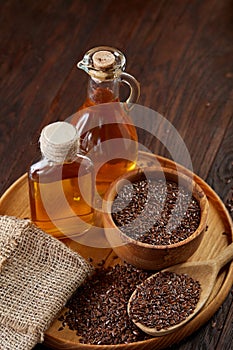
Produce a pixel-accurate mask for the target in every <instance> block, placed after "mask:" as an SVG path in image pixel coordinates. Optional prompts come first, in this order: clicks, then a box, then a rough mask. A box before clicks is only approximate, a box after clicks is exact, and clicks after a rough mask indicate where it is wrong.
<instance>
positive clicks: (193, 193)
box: [103, 168, 208, 270]
mask: <svg viewBox="0 0 233 350" xmlns="http://www.w3.org/2000/svg"><path fill="white" fill-rule="evenodd" d="M207 215H208V200H207V198H206V195H205V193H204V192H203V190H202V189H201V187H200V186H199V185H198V184H197V183H196V182H195V181H194V180H193V179H192V178H190V177H188V176H187V175H184V174H183V173H180V172H179V173H178V172H177V171H176V170H173V169H168V168H144V169H136V170H133V171H130V172H128V173H126V174H125V175H123V176H122V177H120V178H119V179H117V180H116V181H115V182H114V183H112V185H111V186H110V188H109V190H108V192H107V193H106V195H105V197H104V201H103V221H104V228H105V235H106V238H107V240H108V241H109V243H110V245H111V247H112V248H113V250H114V251H115V253H116V254H117V255H118V256H119V257H120V258H121V259H122V260H124V261H126V262H128V263H130V264H132V265H135V266H137V267H139V268H142V269H149V270H157V269H161V268H165V267H167V266H170V265H175V264H178V263H181V262H184V261H186V260H187V259H188V258H189V257H190V256H191V255H192V254H193V253H194V252H195V251H196V249H197V248H198V246H199V244H200V242H201V240H202V237H203V235H204V232H205V231H206V222H207Z"/></svg>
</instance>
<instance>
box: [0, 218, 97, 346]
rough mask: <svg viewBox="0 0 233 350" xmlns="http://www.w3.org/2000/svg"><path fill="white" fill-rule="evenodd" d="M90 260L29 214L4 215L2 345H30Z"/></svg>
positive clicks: (0, 229)
mask: <svg viewBox="0 0 233 350" xmlns="http://www.w3.org/2000/svg"><path fill="white" fill-rule="evenodd" d="M91 271H92V268H91V266H90V265H89V264H88V263H87V262H86V261H85V260H84V259H83V258H82V257H80V256H79V255H78V254H76V253H75V252H73V251H71V250H70V249H69V248H67V247H66V246H65V245H64V244H63V243H61V242H59V241H58V240H56V239H55V238H53V237H51V236H49V235H48V234H46V233H44V232H43V231H41V230H40V229H38V228H37V227H36V226H34V225H33V224H32V223H31V222H30V221H29V220H21V219H17V218H14V217H8V216H0V349H1V350H28V349H32V348H33V347H34V345H35V344H36V343H38V342H41V341H42V340H43V335H44V332H45V330H46V329H47V328H48V327H49V325H50V323H51V321H52V320H53V319H54V318H55V317H56V315H57V314H58V312H59V311H60V310H61V309H62V307H63V306H64V305H65V303H66V301H67V299H68V298H69V297H70V296H71V294H72V293H73V292H74V290H75V289H76V288H77V287H78V286H79V285H80V284H81V283H82V282H83V281H84V279H85V278H86V277H87V275H88V274H89V273H90V272H91Z"/></svg>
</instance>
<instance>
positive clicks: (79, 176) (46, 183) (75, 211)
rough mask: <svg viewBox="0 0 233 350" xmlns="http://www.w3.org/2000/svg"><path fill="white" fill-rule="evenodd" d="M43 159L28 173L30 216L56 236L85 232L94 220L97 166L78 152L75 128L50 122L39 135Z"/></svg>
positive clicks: (67, 124) (42, 227)
mask: <svg viewBox="0 0 233 350" xmlns="http://www.w3.org/2000/svg"><path fill="white" fill-rule="evenodd" d="M40 149H41V153H42V159H41V160H40V161H39V162H37V163H35V164H33V165H32V166H31V167H30V169H29V172H28V182H29V197H30V207H31V219H32V221H33V222H34V223H35V224H36V225H37V226H39V227H40V228H41V229H42V230H44V231H46V232H47V233H50V234H51V235H53V236H54V237H56V238H59V239H60V238H65V237H71V236H74V235H79V234H82V233H84V232H86V231H87V230H88V229H89V228H90V227H91V225H92V224H93V222H94V202H93V201H94V196H95V194H94V190H95V189H94V169H93V163H92V162H91V160H90V159H89V158H88V157H86V156H83V155H81V154H78V134H77V130H76V128H75V127H74V126H73V125H71V124H69V123H67V122H55V123H52V124H49V125H47V126H46V127H45V128H44V129H43V130H42V133H41V136H40Z"/></svg>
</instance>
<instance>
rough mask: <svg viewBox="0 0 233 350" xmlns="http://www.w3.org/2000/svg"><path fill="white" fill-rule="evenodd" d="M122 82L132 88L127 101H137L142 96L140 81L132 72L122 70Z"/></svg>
mask: <svg viewBox="0 0 233 350" xmlns="http://www.w3.org/2000/svg"><path fill="white" fill-rule="evenodd" d="M120 77H121V81H122V83H124V84H126V85H128V86H129V88H130V94H129V97H128V98H127V100H126V101H125V102H126V103H137V101H138V98H139V96H140V84H139V82H138V81H137V80H136V79H135V78H134V77H133V76H132V75H130V74H128V73H125V72H122V73H121V75H120Z"/></svg>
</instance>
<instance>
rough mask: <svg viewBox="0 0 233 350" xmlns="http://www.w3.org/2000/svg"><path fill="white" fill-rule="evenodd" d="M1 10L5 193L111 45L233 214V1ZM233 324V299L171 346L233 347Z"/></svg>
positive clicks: (139, 1)
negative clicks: (100, 51) (83, 65)
mask: <svg viewBox="0 0 233 350" xmlns="http://www.w3.org/2000/svg"><path fill="white" fill-rule="evenodd" d="M0 7H1V12H0V63H1V65H0V79H1V80H0V86H1V92H0V106H1V109H0V110H1V113H0V137H1V143H0V160H1V172H0V195H1V194H3V193H4V191H5V190H6V189H7V188H8V187H9V186H10V185H11V184H12V183H13V182H14V181H15V180H16V179H17V178H18V177H19V176H20V175H22V174H23V173H25V171H26V170H27V168H28V166H29V164H30V163H31V162H33V161H34V160H35V159H36V157H37V153H38V150H37V141H38V137H39V134H40V131H41V129H42V127H43V126H45V125H46V124H48V123H50V122H52V121H55V120H63V119H66V118H67V117H68V116H69V115H71V114H72V113H74V112H75V111H76V109H77V107H78V106H79V105H81V103H82V102H83V100H84V98H85V95H86V83H87V76H86V74H85V73H84V72H82V71H79V70H77V69H76V67H75V64H76V63H77V61H78V60H80V59H81V58H82V56H83V54H84V53H85V52H86V51H87V50H88V49H90V48H92V47H95V46H99V45H109V46H114V47H117V48H119V49H120V50H122V51H123V52H124V53H125V55H126V56H127V71H128V72H129V73H131V74H132V75H134V76H135V77H137V79H138V80H139V81H140V83H141V97H140V100H139V103H140V104H141V105H144V106H148V107H150V108H152V109H154V110H156V111H158V112H160V113H161V114H162V115H163V116H164V117H166V118H167V119H168V120H169V121H170V122H171V123H172V124H173V125H174V127H175V128H176V129H177V130H178V132H179V133H180V135H181V137H182V138H183V140H184V142H185V143H186V145H187V148H188V150H189V153H190V155H191V159H192V163H193V169H194V172H195V173H197V174H198V175H199V176H201V177H202V178H203V179H204V180H206V181H207V183H208V184H210V185H211V186H212V188H213V189H214V190H215V191H216V192H217V193H218V194H219V196H220V197H221V198H222V200H223V201H224V202H225V203H226V205H227V207H228V208H229V210H230V208H231V206H230V204H232V200H233V197H232V192H233V89H232V87H233V2H232V0H174V1H172V0H164V1H163V0H158V1H156V0H154V1H149V0H126V1H123V0H118V1H112V0H103V1H99V0H98V1H97V0H86V1H82V0H76V1H75V0H46V1H45V0H40V1H36V0H34V1H33V0H22V1H20V0H18V1H17V0H5V1H4V0H1V1H0ZM155 151H156V152H157V153H159V154H161V155H163V152H164V151H163V149H162V148H161V149H160V147H158V148H157V149H156V150H155ZM231 210H232V209H231ZM232 318H233V302H232V292H231V293H229V295H228V297H227V299H226V300H225V302H224V304H223V305H222V306H221V307H220V309H219V310H218V312H217V313H216V314H215V315H214V316H213V317H212V319H211V320H210V321H209V322H208V323H207V324H206V325H204V326H202V327H201V328H200V329H199V330H198V331H197V332H196V333H194V334H193V335H192V336H190V337H189V338H187V339H185V340H183V341H182V342H181V343H180V344H179V345H174V346H172V349H174V350H175V349H176V350H188V349H192V350H194V349H198V350H199V349H206V350H207V349H208V350H213V349H218V350H230V349H232V348H233V345H232V339H233V324H232ZM36 349H37V350H39V349H41V350H42V349H46V348H45V347H44V346H42V345H38V346H37V347H36Z"/></svg>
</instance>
